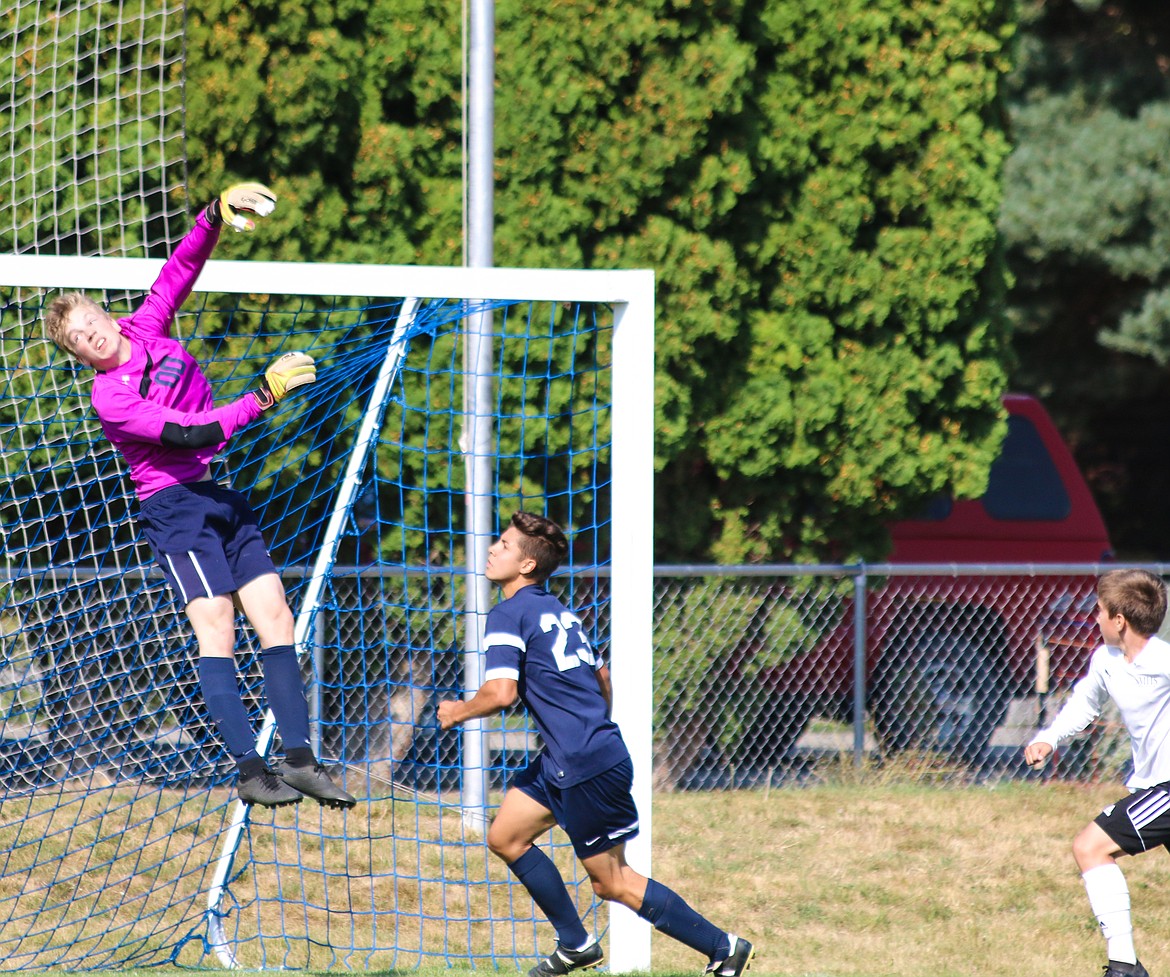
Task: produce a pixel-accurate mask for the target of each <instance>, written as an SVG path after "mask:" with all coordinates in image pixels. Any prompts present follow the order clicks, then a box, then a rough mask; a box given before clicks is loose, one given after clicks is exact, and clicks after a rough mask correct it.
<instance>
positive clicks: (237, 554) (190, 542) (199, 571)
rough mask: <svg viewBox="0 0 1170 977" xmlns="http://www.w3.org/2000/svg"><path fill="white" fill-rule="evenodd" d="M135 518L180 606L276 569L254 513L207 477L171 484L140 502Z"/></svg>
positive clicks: (234, 493)
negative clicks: (190, 481) (204, 480)
mask: <svg viewBox="0 0 1170 977" xmlns="http://www.w3.org/2000/svg"><path fill="white" fill-rule="evenodd" d="M139 521H140V522H141V523H142V529H143V532H144V533H145V534H146V539H147V541H148V542H149V543H150V548H151V550H152V551H153V552H154V558H155V559H156V560H157V561H158V565H159V566H160V567H162V571H163V573H164V574H165V575H166V578H167V582H168V583H169V584H170V585H171V587H172V588H173V589H174V591H175V593H176V594H178V595H179V599H180V600H182V602H183V605H184V606H186V605H187V604H189V603H190V602H191V601H192V600H194V599H195V598H196V597H223V596H227V595H229V594H233V593H235V592H236V591H237V590H239V589H240V588H241V587H242V586H243V585H244V584H246V583H248V582H249V581H251V580H255V579H256V578H257V577H260V576H263V575H264V574H266V573H275V572H276V566H275V564H273V562H272V557H271V556H270V555H269V553H268V547H267V546H265V545H264V537H263V536H261V535H260V526H259V524H258V523H257V521H256V514H255V513H254V512H253V511H252V507H251V506H250V505H248V500H247V499H245V498H244V497H243V496H242V495H241V494H240V493H239V492H237V491H236V490H235V489H230V488H226V487H225V486H223V485H218V484H216V483H215V482H210V481H208V482H192V483H189V484H186V485H172V486H170V487H169V488H165V489H163V490H162V491H161V492H156V493H155V494H154V495H152V496H149V497H148V498H147V499H146V501H144V502H143V503H142V507H141V513H140V515H139Z"/></svg>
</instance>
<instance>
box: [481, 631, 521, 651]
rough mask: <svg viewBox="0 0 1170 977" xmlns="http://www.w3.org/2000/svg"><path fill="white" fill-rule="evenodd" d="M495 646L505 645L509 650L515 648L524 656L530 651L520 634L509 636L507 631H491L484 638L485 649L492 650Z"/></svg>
mask: <svg viewBox="0 0 1170 977" xmlns="http://www.w3.org/2000/svg"><path fill="white" fill-rule="evenodd" d="M493 645H504V646H505V647H507V648H515V649H516V650H517V651H519V652H520V654H524V652H525V651H527V650H528V646H527V645H525V644H524V639H523V638H521V637H520V635H518V634H508V632H507V631H490V632H488V633H487V634H485V635H484V636H483V646H484V649H485V650H486V649H488V648H491V647H492V646H493Z"/></svg>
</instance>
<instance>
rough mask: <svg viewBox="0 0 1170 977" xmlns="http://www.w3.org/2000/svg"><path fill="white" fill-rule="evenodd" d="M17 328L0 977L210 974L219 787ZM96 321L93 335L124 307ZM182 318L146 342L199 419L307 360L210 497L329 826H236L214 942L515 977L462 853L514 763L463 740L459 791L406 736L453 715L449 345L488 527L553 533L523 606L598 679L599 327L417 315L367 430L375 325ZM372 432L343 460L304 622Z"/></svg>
mask: <svg viewBox="0 0 1170 977" xmlns="http://www.w3.org/2000/svg"><path fill="white" fill-rule="evenodd" d="M62 285H68V283H65V282H63V283H62ZM48 297H50V296H46V295H45V293H43V292H42V291H40V290H35V289H20V288H7V287H6V288H3V289H0V365H2V368H3V373H2V376H3V396H2V398H0V438H2V439H3V445H2V451H0V466H2V468H3V484H2V487H0V492H2V495H0V518H2V520H3V525H4V536H5V548H4V558H3V567H2V574H3V575H2V577H0V641H2V650H3V657H2V662H0V702H2V704H3V706H4V709H3V717H4V719H3V724H2V726H0V839H2V846H0V850H2V851H3V852H4V853H5V854H4V861H3V867H2V869H0V961H2V963H3V966H4V968H5V969H45V968H49V967H54V968H68V969H98V968H103V967H111V966H123V965H131V964H133V965H142V964H150V963H159V962H168V961H171V962H178V963H183V964H197V963H200V962H214V953H213V947H212V946H211V945H210V944H209V942H208V927H207V920H206V919H205V918H204V917H205V913H206V911H207V893H208V890H209V888H211V887H212V885H213V874H212V873H213V867H214V865H215V863H216V860H217V859H218V858H220V857H221V855H222V853H223V851H222V837H223V835H224V833H225V829H226V828H227V827H228V825H229V822H230V820H231V818H232V815H233V810H234V807H235V805H234V792H233V790H232V784H233V781H234V773H233V771H232V764H231V761H230V758H229V757H228V756H227V754H226V752H225V750H224V748H223V746H222V745H221V743H220V742H219V739H218V737H217V735H215V733H214V730H213V729H212V727H211V725H210V723H209V721H208V720H207V718H206V717H205V713H204V710H203V706H202V702H201V700H200V697H199V690H198V682H197V677H196V675H195V669H194V668H193V661H194V657H195V654H196V647H195V643H194V640H193V637H192V635H191V632H190V629H189V627H188V625H187V623H186V620H185V618H184V616H183V615H182V613H181V611H180V609H179V608H178V607H177V605H176V603H175V601H174V599H173V597H172V595H171V594H170V593H169V591H168V589H167V587H166V586H165V584H164V582H163V580H162V577H161V574H160V573H159V572H158V571H157V570H156V569H155V568H154V567H153V565H152V561H151V558H150V555H149V553H148V551H147V549H146V547H145V545H144V543H143V542H142V541H141V539H140V538H139V534H138V532H137V530H136V527H135V521H134V503H133V502H132V496H131V487H130V483H129V479H128V476H127V474H126V472H125V470H124V466H123V464H122V461H121V459H120V458H119V456H118V455H117V454H116V452H115V451H114V450H113V449H112V448H111V447H110V445H109V444H108V443H107V442H106V441H105V439H104V437H103V436H102V432H101V430H100V427H99V424H98V422H97V419H96V417H95V416H94V415H93V413H92V411H91V410H90V409H89V407H88V388H89V384H90V377H89V371H87V370H83V369H80V368H75V367H74V366H73V365H72V364H71V362H70V361H67V359H66V358H65V357H64V356H63V355H62V354H61V353H59V352H57V351H55V350H54V349H53V348H52V347H51V346H50V345H49V344H48V343H47V342H45V341H44V340H43V339H42V338H41V331H40V325H39V322H38V319H39V316H40V315H41V313H42V311H43V305H44V303H45V301H46V300H47V298H48ZM103 298H104V301H105V302H106V303H107V305H108V307H109V309H110V311H111V313H112V314H114V315H120V314H125V313H126V312H128V311H129V310H130V309H131V308H132V307H133V306H134V305H135V304H136V302H137V300H138V299H139V298H140V297H139V296H135V295H126V294H114V293H106V294H105V295H104V297H103ZM187 310H188V311H186V312H185V313H183V314H181V315H180V317H179V320H178V323H177V327H176V334H177V335H180V336H182V337H184V338H186V339H187V341H188V348H189V349H190V350H191V351H192V353H193V354H194V355H195V356H196V358H197V359H199V360H200V361H201V362H202V363H203V364H204V367H205V371H206V372H207V374H208V376H209V378H210V379H211V381H212V383H213V386H214V387H215V389H216V400H217V402H222V401H224V400H226V399H229V398H231V397H233V396H238V395H240V394H241V393H242V392H243V391H244V390H245V389H246V388H247V387H248V386H249V385H250V384H251V383H253V382H254V381H255V379H256V377H257V376H258V375H259V374H260V373H261V371H262V369H263V367H264V366H265V365H266V364H267V362H268V361H269V360H270V359H271V358H273V357H275V356H277V355H279V354H281V353H283V352H287V351H289V350H294V349H298V350H306V351H308V352H310V353H312V355H313V356H314V358H315V359H316V360H317V363H318V366H319V374H318V381H317V382H316V383H315V384H314V385H312V386H311V387H307V388H304V389H303V390H301V391H297V393H296V394H295V395H294V396H291V397H289V398H288V399H286V400H285V401H284V402H283V403H282V404H281V405H280V407H279V408H278V409H276V410H275V411H271V412H269V413H268V414H266V415H265V417H264V418H263V419H262V420H261V421H260V422H258V423H256V424H254V425H253V426H251V427H250V428H248V429H246V430H245V431H243V432H241V433H240V434H239V435H238V436H237V437H236V439H235V440H234V442H233V444H232V445H231V448H230V450H229V452H228V454H227V455H226V457H225V458H224V459H223V460H222V461H221V462H217V465H216V467H215V469H214V472H215V474H216V476H217V477H220V478H224V479H230V480H231V482H232V484H233V485H234V486H235V487H237V488H239V489H241V490H242V491H244V492H245V494H247V496H248V497H249V500H250V501H251V503H252V505H253V507H254V508H255V509H256V511H257V513H258V515H259V516H260V520H261V525H262V527H263V528H264V532H265V537H266V539H267V540H268V542H269V544H270V549H271V551H272V553H273V556H274V558H275V559H276V562H277V565H278V566H281V567H282V568H283V569H282V574H283V577H284V581H285V586H286V589H287V591H288V594H289V602H290V605H291V607H292V608H293V610H294V613H298V614H301V615H304V619H305V620H306V621H307V622H308V624H309V632H308V633H309V638H308V640H307V641H306V642H305V647H304V649H303V657H302V663H303V665H304V672H305V677H306V682H307V688H308V697H309V701H310V710H311V713H312V715H313V717H314V726H313V729H314V735H315V736H316V737H317V743H316V745H317V748H318V752H319V755H320V756H321V757H322V758H323V759H324V760H325V761H326V762H327V763H329V764H330V765H332V766H333V769H334V771H335V773H337V775H338V778H339V779H340V780H341V781H342V782H343V783H344V784H345V786H346V787H347V789H349V790H350V791H351V792H352V793H354V794H355V795H356V796H358V798H359V804H358V806H357V807H356V808H355V809H353V810H352V811H349V812H339V811H334V810H329V809H323V808H318V807H317V806H316V805H312V806H310V804H309V803H308V802H306V803H302V804H301V805H300V806H299V807H296V808H281V809H277V810H275V811H273V810H265V809H254V810H252V811H251V815H250V818H249V819H248V820H247V822H246V823H245V825H244V830H243V842H242V844H241V846H240V849H239V851H238V852H237V853H236V855H235V857H234V861H233V863H232V868H231V871H230V872H228V873H227V875H226V888H225V890H224V893H223V898H222V899H220V900H219V901H218V903H217V905H216V912H215V921H216V923H217V924H218V925H219V926H221V927H222V930H223V934H224V938H225V939H226V940H227V942H228V943H229V945H230V946H231V948H232V952H233V954H234V956H235V958H236V960H237V962H238V963H239V964H241V965H243V966H245V967H264V968H272V967H284V966H296V967H312V968H314V969H316V968H325V967H330V966H334V965H338V966H348V967H361V968H364V969H370V968H376V969H388V968H392V967H402V966H411V965H415V964H419V963H425V962H431V963H437V962H440V961H441V962H445V963H450V962H454V961H460V962H462V963H464V964H465V965H466V964H467V963H468V962H470V963H471V964H472V965H489V966H498V965H500V964H504V965H506V966H509V967H512V966H516V965H517V963H518V962H520V961H527V960H529V959H531V958H532V957H533V956H534V955H536V953H537V946H538V944H539V943H541V942H543V943H544V944H546V949H547V944H548V943H550V942H551V940H552V931H551V929H550V928H548V927H547V924H545V923H544V921H543V919H538V918H537V915H536V913H535V910H534V908H533V906H532V903H531V900H530V898H529V897H528V895H527V893H525V892H524V891H523V890H522V889H519V888H517V886H516V885H515V884H514V881H513V880H512V878H511V877H510V876H509V874H508V873H507V870H506V868H505V867H504V866H503V865H502V863H500V862H498V860H497V859H495V858H494V857H493V856H491V854H490V852H489V851H488V849H487V847H486V844H485V841H484V826H485V818H486V816H490V812H491V808H492V806H493V805H495V804H497V803H498V802H499V799H500V797H501V793H500V791H501V788H502V786H503V784H504V782H505V778H506V777H507V774H508V771H509V770H510V769H512V768H514V767H515V766H517V765H519V764H523V763H525V762H526V761H527V757H528V755H529V753H530V751H531V750H533V749H534V748H536V747H537V746H538V743H537V738H536V735H535V733H534V732H533V730H532V728H531V727H530V725H529V723H528V721H527V717H526V716H525V715H524V714H523V712H521V711H509V712H507V713H505V714H504V715H503V716H501V717H497V718H495V719H493V720H489V721H487V728H486V729H485V731H484V734H483V747H484V748H483V757H484V768H485V769H484V771H469V770H468V769H467V767H466V763H467V760H466V748H465V742H464V740H463V738H462V736H461V735H460V734H457V733H451V732H442V731H440V730H439V728H438V724H437V722H436V719H435V706H436V703H437V702H438V701H439V700H440V699H441V698H443V697H445V696H454V695H458V694H460V693H461V691H462V688H463V669H464V659H465V652H466V649H467V647H468V643H467V626H468V623H469V621H468V617H469V615H468V613H467V611H466V610H465V600H466V586H467V581H468V577H467V575H466V569H465V564H464V560H465V552H466V549H467V527H466V516H465V493H466V484H467V482H466V474H465V466H464V454H463V450H462V448H461V443H460V442H461V438H462V437H463V432H464V396H465V391H464V377H465V373H464V365H463V354H462V343H461V339H460V332H461V324H462V323H463V322H464V320H465V318H466V316H467V315H468V314H469V313H471V312H486V313H487V314H488V316H489V318H490V322H491V344H492V348H493V362H494V364H495V366H494V375H493V396H494V420H493V423H494V432H495V433H494V457H493V459H492V464H493V468H494V470H493V476H492V480H493V486H494V491H495V498H494V500H493V506H494V508H495V510H496V511H497V514H498V518H499V519H501V520H505V521H506V520H507V518H508V517H509V516H510V514H511V512H512V511H514V510H516V509H518V508H526V509H529V510H531V511H537V512H544V513H546V514H548V515H549V516H551V517H552V518H555V519H557V520H558V521H559V522H561V523H562V525H564V526H565V527H566V529H567V531H568V534H569V537H570V540H571V543H572V547H571V556H570V559H569V561H568V567H567V572H566V573H563V574H562V575H559V576H558V577H556V578H554V580H553V582H552V584H553V586H552V589H554V590H560V591H561V593H562V594H563V596H564V597H565V598H566V600H567V601H569V602H570V603H571V604H573V605H574V606H575V607H576V608H578V610H579V613H580V616H581V618H582V620H583V622H584V624H585V626H586V630H587V632H588V633H589V635H590V637H591V639H592V640H593V642H594V643H595V645H596V646H597V647H598V648H599V649H601V651H602V652H603V653H605V651H606V650H607V648H608V643H609V636H608V626H609V621H608V593H607V579H608V578H607V577H606V576H605V575H604V569H605V567H606V564H607V563H608V561H609V556H608V554H609V549H610V490H609V486H610V429H611V418H610V413H611V412H610V403H611V398H610V370H611V365H612V364H611V356H612V335H613V316H612V310H611V309H610V308H609V307H607V306H602V305H592V304H582V303H578V302H534V301H516V302H507V303H502V302H501V303H491V304H490V305H485V306H481V307H479V308H472V307H469V306H468V305H467V304H465V303H461V302H458V301H454V300H448V299H435V300H431V301H425V302H423V303H422V304H421V306H420V307H419V309H418V311H417V312H416V314H415V315H414V317H413V319H412V320H411V322H412V324H411V328H410V339H409V343H408V348H407V352H406V355H405V357H404V358H403V359H402V360H401V362H400V366H399V368H398V369H397V372H396V374H395V375H394V379H393V382H392V383H391V384H390V386H389V388H388V393H387V394H386V396H385V397H384V398H382V399H381V400H378V399H377V398H374V400H375V401H377V402H375V403H373V404H371V396H372V394H373V392H374V391H375V384H376V378H377V375H378V373H379V370H380V369H381V367H382V364H383V362H384V361H385V359H386V356H387V350H388V349H389V348H390V346H391V338H392V336H393V333H394V329H395V328H396V326H397V325H398V324H399V322H400V320H401V319H402V312H403V303H402V301H401V300H399V299H376V298H375V299H366V300H355V299H338V298H320V297H303V298H297V299H290V298H289V297H287V296H285V297H279V298H276V297H259V298H257V297H249V296H243V295H222V294H219V295H215V294H206V293H198V294H196V295H193V296H192V298H191V299H190V300H189V302H188V304H187ZM371 409H372V410H373V411H374V412H375V416H378V417H379V422H378V424H377V425H376V426H375V439H374V442H373V444H372V451H371V452H370V453H369V455H368V457H367V459H366V461H365V464H364V466H363V467H362V469H361V471H360V472H358V475H359V478H358V482H357V485H356V487H355V491H354V492H353V493H352V495H353V503H352V505H350V506H348V507H346V508H345V509H344V513H343V515H344V518H343V520H342V524H341V533H340V537H339V539H338V541H337V545H336V550H335V553H334V557H335V558H334V560H333V561H332V563H331V565H330V566H329V572H328V573H327V574H326V575H325V578H324V581H323V585H322V586H320V587H319V588H317V589H316V590H314V589H313V587H311V582H312V578H313V574H314V568H315V567H318V562H317V561H318V556H319V553H320V552H321V548H322V545H323V543H324V542H325V533H326V526H327V525H328V523H329V520H330V517H331V514H332V513H333V510H334V508H335V503H336V502H337V500H338V499H339V498H343V497H344V496H343V493H342V492H341V484H342V482H343V480H344V478H345V475H346V471H347V466H348V462H349V458H350V456H351V453H352V451H353V448H354V444H355V441H356V440H357V432H358V430H359V425H360V424H361V422H362V418H363V416H364V415H365V414H366V413H367V411H368V410H371ZM495 528H496V529H497V530H498V529H499V526H498V525H497V526H496V527H495ZM310 593H315V594H316V597H315V599H314V602H313V606H312V607H306V606H305V603H304V602H305V599H306V595H307V594H310ZM238 624H239V635H240V640H239V641H238V643H237V649H236V651H237V663H238V667H239V672H240V678H241V688H242V689H243V691H244V698H245V703H246V705H247V706H248V708H249V712H250V715H251V718H252V720H253V722H254V724H255V726H256V727H257V728H258V727H259V724H260V722H261V719H262V716H263V712H264V708H265V703H264V702H263V698H262V683H261V671H260V663H259V660H258V648H257V646H256V645H255V643H254V641H253V640H252V638H251V634H250V632H249V631H248V630H247V629H246V627H245V626H244V622H243V621H242V620H241V621H239V622H238ZM276 752H277V753H279V743H277V747H276ZM469 776H480V777H486V780H487V782H488V785H489V790H490V793H489V795H488V798H487V804H486V807H485V808H484V809H479V810H467V809H465V808H464V807H462V806H461V790H462V788H463V786H464V784H465V781H466V778H468V777H469ZM548 842H549V845H550V848H549V849H548V850H550V851H552V852H553V855H554V858H555V860H556V861H557V863H558V865H559V866H560V867H561V869H562V872H563V874H564V875H565V877H566V879H567V880H568V883H569V886H570V891H571V892H573V893H574V894H575V896H576V898H577V900H578V904H579V906H580V909H581V911H582V913H583V914H584V915H585V919H586V925H587V927H590V928H592V929H594V930H595V931H598V932H600V931H601V930H602V929H603V928H604V926H605V923H606V921H605V918H604V915H602V917H601V918H599V917H598V916H597V915H596V912H595V910H594V909H593V907H592V892H591V890H590V887H589V884H588V881H587V879H585V878H584V877H583V876H582V875H581V874H580V870H579V869H578V867H577V866H576V863H575V860H574V859H573V858H572V852H571V850H570V849H568V848H567V847H566V846H565V844H564V839H563V836H560V835H556V836H554V837H550V838H549V839H548Z"/></svg>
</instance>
